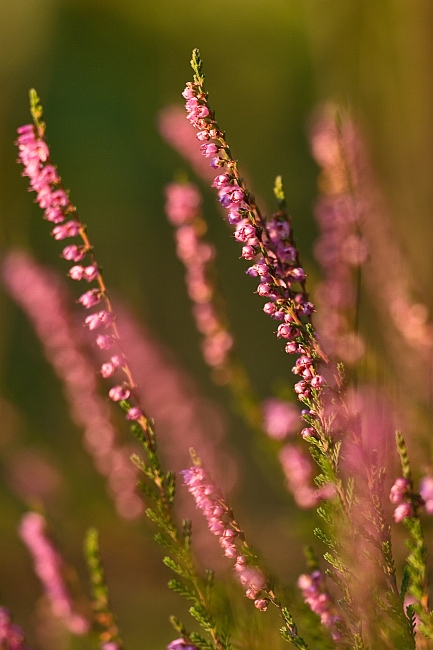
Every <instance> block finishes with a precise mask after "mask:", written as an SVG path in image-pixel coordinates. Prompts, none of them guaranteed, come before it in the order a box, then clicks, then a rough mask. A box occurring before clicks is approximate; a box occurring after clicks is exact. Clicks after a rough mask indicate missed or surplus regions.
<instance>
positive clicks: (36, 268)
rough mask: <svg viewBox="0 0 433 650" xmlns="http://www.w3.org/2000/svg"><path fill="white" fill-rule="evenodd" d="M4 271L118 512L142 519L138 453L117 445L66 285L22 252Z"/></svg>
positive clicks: (106, 338)
mask: <svg viewBox="0 0 433 650" xmlns="http://www.w3.org/2000/svg"><path fill="white" fill-rule="evenodd" d="M2 271H3V280H4V283H5V285H6V287H7V289H8V291H9V292H10V294H11V295H12V297H13V298H14V299H15V300H16V301H17V302H18V303H19V304H20V306H21V307H22V308H23V310H24V311H25V312H26V314H27V315H28V317H29V318H30V320H31V321H32V323H33V325H34V327H35V330H36V332H37V334H38V336H39V338H40V340H41V342H42V345H43V347H44V352H45V355H46V357H47V359H48V361H49V362H50V363H51V364H52V366H53V368H54V370H55V372H56V373H57V375H58V376H59V377H60V379H61V380H62V382H63V385H64V389H65V396H66V399H67V401H68V404H69V407H70V411H71V417H72V419H73V421H74V422H75V423H76V424H77V425H78V426H80V427H82V428H83V429H84V444H85V447H86V449H87V450H88V451H89V452H90V453H91V455H92V456H93V459H94V462H95V465H96V467H97V469H98V471H100V472H101V473H102V474H103V475H105V476H106V477H107V479H108V483H109V489H110V492H111V493H112V495H113V497H114V501H115V504H116V509H117V510H118V512H119V514H121V516H123V517H125V518H127V519H134V518H136V517H138V516H140V515H141V514H142V512H143V503H142V500H141V498H140V497H139V496H138V494H137V493H136V486H135V484H136V477H137V470H136V468H135V467H134V466H133V465H132V463H131V461H130V459H129V457H130V455H131V452H132V449H131V447H130V446H129V445H120V444H119V443H118V442H117V440H116V438H117V434H116V431H115V429H114V427H113V425H112V424H111V421H110V416H109V409H108V406H107V404H106V401H105V400H104V399H103V398H102V397H100V395H99V394H98V386H97V382H96V377H95V371H94V368H93V366H92V364H91V363H90V360H89V359H88V358H87V357H86V356H85V354H84V353H83V350H82V348H81V346H80V341H81V339H82V333H81V328H80V329H79V328H78V327H77V326H76V325H75V322H74V321H73V319H72V316H71V313H70V311H69V308H68V304H67V303H68V296H67V292H66V289H65V288H64V286H63V284H62V282H61V280H60V279H59V278H58V277H57V276H56V275H55V274H54V273H53V272H51V271H48V270H47V269H45V268H44V267H42V266H40V265H38V264H37V263H36V262H34V261H33V260H32V259H31V258H30V257H29V256H28V255H26V254H24V253H21V252H13V253H10V254H9V255H8V256H6V258H5V259H4V262H3V269H2ZM90 295H91V296H94V295H96V294H94V293H93V292H92V293H91V294H90ZM98 339H101V341H102V342H103V345H104V347H106V346H107V345H108V342H111V338H110V337H109V336H106V335H102V334H101V335H99V337H98Z"/></svg>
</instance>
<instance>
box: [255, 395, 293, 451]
mask: <svg viewBox="0 0 433 650" xmlns="http://www.w3.org/2000/svg"><path fill="white" fill-rule="evenodd" d="M262 413H263V428H264V430H265V431H266V433H267V434H268V436H270V437H271V438H274V439H275V440H284V438H286V437H287V436H288V435H290V434H294V433H296V432H297V430H298V428H299V423H300V415H299V411H298V409H297V408H296V406H294V404H291V403H290V402H285V401H283V400H280V399H278V398H276V397H268V398H267V399H265V400H264V401H263V402H262Z"/></svg>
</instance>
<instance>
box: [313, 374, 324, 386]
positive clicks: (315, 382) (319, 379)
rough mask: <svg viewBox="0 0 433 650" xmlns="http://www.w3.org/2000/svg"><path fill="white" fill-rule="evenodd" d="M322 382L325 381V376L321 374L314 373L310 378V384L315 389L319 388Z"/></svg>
mask: <svg viewBox="0 0 433 650" xmlns="http://www.w3.org/2000/svg"><path fill="white" fill-rule="evenodd" d="M324 383H325V378H324V377H322V375H316V376H315V377H313V379H312V380H311V386H312V387H313V388H316V389H317V388H321V386H323V384H324Z"/></svg>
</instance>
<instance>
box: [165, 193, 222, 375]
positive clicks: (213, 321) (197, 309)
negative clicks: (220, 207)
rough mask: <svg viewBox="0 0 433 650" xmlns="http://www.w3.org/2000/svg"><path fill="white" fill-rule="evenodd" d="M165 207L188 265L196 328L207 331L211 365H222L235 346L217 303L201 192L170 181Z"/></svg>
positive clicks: (212, 252)
mask: <svg viewBox="0 0 433 650" xmlns="http://www.w3.org/2000/svg"><path fill="white" fill-rule="evenodd" d="M166 197H167V202H166V206H165V211H166V213H167V216H168V219H169V221H170V222H171V223H172V224H173V225H174V226H175V227H176V252H177V256H178V257H179V259H180V260H181V261H182V262H183V264H184V265H185V268H186V276H185V281H186V285H187V289H188V294H189V297H190V298H191V300H192V301H193V303H194V310H193V313H194V318H195V321H196V325H197V329H198V330H199V331H200V332H201V333H202V334H203V335H204V339H203V341H202V352H203V357H204V360H205V361H206V363H207V364H208V365H209V366H211V367H212V368H222V367H223V366H224V365H225V364H226V362H227V359H228V356H229V354H230V351H231V349H232V346H233V337H232V336H231V334H230V332H229V331H228V329H227V326H226V324H225V322H224V321H225V319H224V317H223V315H222V314H221V310H220V309H217V306H216V304H215V287H214V283H213V282H212V279H211V277H210V276H211V269H210V264H211V262H212V261H213V259H214V256H215V249H214V247H213V246H212V245H211V244H209V243H207V242H205V241H203V235H204V233H205V232H206V225H205V223H204V221H203V219H202V218H201V214H200V204H201V196H200V193H199V192H198V190H197V188H196V187H195V185H193V184H192V183H170V184H169V185H167V187H166Z"/></svg>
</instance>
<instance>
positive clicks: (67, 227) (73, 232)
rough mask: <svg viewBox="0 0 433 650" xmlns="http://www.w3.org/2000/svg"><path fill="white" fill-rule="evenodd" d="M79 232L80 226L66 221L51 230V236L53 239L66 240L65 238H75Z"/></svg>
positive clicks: (76, 222)
mask: <svg viewBox="0 0 433 650" xmlns="http://www.w3.org/2000/svg"><path fill="white" fill-rule="evenodd" d="M79 230H80V224H79V223H78V221H67V222H66V223H64V224H62V225H61V226H56V227H55V228H53V230H52V232H51V234H52V236H53V237H54V239H57V240H60V239H66V237H76V236H77V235H78V233H79Z"/></svg>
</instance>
